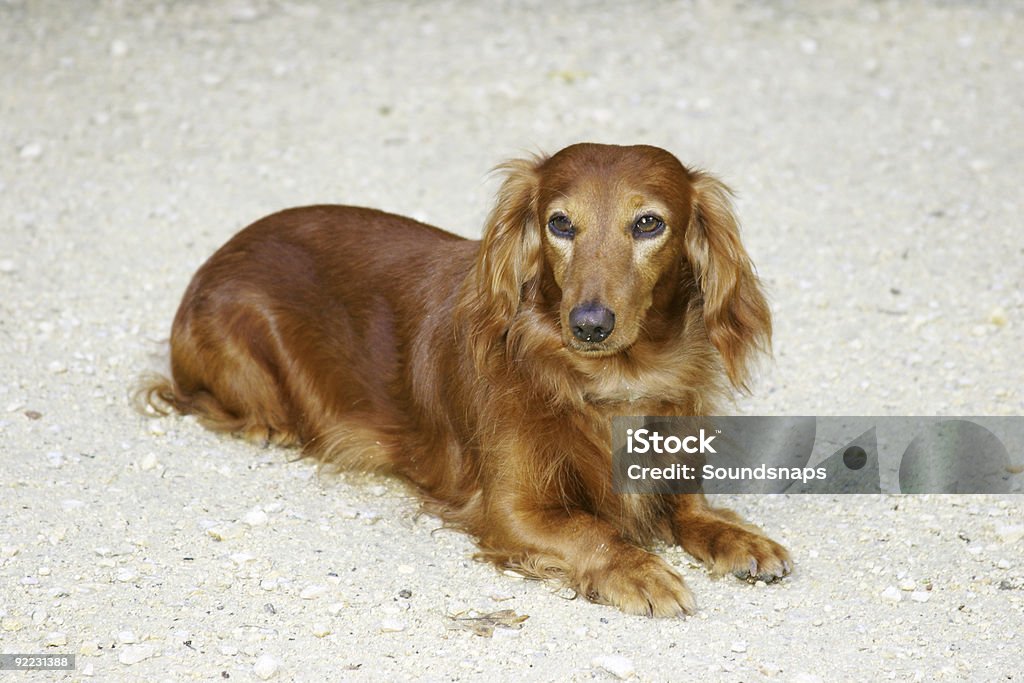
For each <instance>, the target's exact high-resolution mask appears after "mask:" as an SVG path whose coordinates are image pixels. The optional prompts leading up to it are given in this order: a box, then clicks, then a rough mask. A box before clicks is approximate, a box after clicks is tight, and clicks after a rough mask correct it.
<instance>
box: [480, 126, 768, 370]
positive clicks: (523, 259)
mask: <svg viewBox="0 0 1024 683" xmlns="http://www.w3.org/2000/svg"><path fill="white" fill-rule="evenodd" d="M501 168H502V169H503V170H504V171H505V172H506V174H507V175H506V179H505V182H504V184H503V185H502V188H501V190H500V191H499V194H498V202H497V205H496V206H495V209H494V211H493V212H492V214H491V217H490V219H489V221H488V224H487V227H486V229H485V232H484V237H483V242H482V245H481V249H480V255H479V257H478V261H477V264H476V275H477V277H476V281H477V285H478V287H479V290H480V294H481V296H482V297H483V298H484V299H485V300H486V301H487V307H488V308H489V310H490V311H491V312H492V316H493V323H494V326H495V328H498V327H500V328H501V331H502V332H504V331H507V330H508V329H509V327H510V325H511V324H512V322H513V320H514V318H515V317H516V315H517V314H518V313H519V312H520V310H521V307H522V306H523V305H524V302H529V303H530V304H532V305H535V306H536V305H539V306H546V307H547V308H548V310H549V311H550V313H551V317H552V318H556V316H557V318H556V320H557V325H558V328H559V332H560V335H561V340H562V344H563V345H564V347H565V348H567V349H569V350H570V351H571V352H572V353H574V354H578V355H579V356H581V357H592V358H599V357H601V356H610V355H614V354H619V353H623V352H625V351H626V350H627V349H629V348H630V347H632V346H633V345H635V344H637V343H638V342H639V341H644V340H650V341H658V337H659V336H664V335H668V334H678V330H679V326H680V325H682V324H683V318H684V314H685V312H686V311H687V310H688V309H689V308H690V307H691V306H693V305H700V306H701V307H702V314H703V315H702V318H703V321H704V325H705V327H706V329H707V337H708V339H709V340H710V342H711V343H712V344H713V345H714V347H715V348H716V349H717V350H718V352H719V353H720V355H721V357H722V360H723V364H724V367H725V370H726V372H727V374H728V376H729V379H730V380H731V382H732V383H733V384H734V385H735V386H737V387H744V386H745V383H746V380H747V373H748V370H747V365H748V360H749V358H750V356H751V354H752V352H753V351H755V350H757V349H762V348H765V347H766V346H767V344H768V340H769V338H770V333H771V321H770V315H769V312H768V306H767V304H766V303H765V300H764V296H763V295H762V293H761V288H760V285H759V283H758V279H757V277H756V275H755V274H754V272H753V269H752V267H751V264H750V259H749V257H748V256H747V253H746V251H745V249H744V248H743V245H742V243H741V242H740V239H739V231H738V226H737V222H736V218H735V215H734V213H733V210H732V204H731V201H730V196H731V195H730V192H729V190H728V188H726V187H725V185H723V184H722V183H721V182H719V181H718V180H716V179H715V178H713V177H712V176H710V175H708V174H706V173H703V172H699V171H691V170H688V169H686V168H685V167H684V166H683V165H682V164H681V163H680V162H679V161H678V160H677V159H676V158H675V157H674V156H673V155H671V154H669V153H668V152H666V151H665V150H662V149H659V148H657V147H649V146H634V147H618V146H611V145H597V144H578V145H573V146H571V147H567V148H566V149H563V150H562V151H560V152H558V153H557V154H554V155H553V156H550V157H541V158H535V159H532V160H516V161H511V162H508V163H506V164H504V165H503V166H502V167H501ZM485 336H486V335H485Z"/></svg>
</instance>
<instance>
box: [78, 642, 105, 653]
mask: <svg viewBox="0 0 1024 683" xmlns="http://www.w3.org/2000/svg"><path fill="white" fill-rule="evenodd" d="M78 654H80V655H83V656H85V657H98V656H99V654H100V644H99V643H97V642H96V641H95V640H86V641H84V642H83V643H82V644H81V645H79V646H78Z"/></svg>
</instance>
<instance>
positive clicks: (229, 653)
mask: <svg viewBox="0 0 1024 683" xmlns="http://www.w3.org/2000/svg"><path fill="white" fill-rule="evenodd" d="M218 650H220V653H221V654H222V655H224V656H225V657H234V656H235V655H237V654H238V647H237V646H235V645H221V646H220V647H219V648H218Z"/></svg>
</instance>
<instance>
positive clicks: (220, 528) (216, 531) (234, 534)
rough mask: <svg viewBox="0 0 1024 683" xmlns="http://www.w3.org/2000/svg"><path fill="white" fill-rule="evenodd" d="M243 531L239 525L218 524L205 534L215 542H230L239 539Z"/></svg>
mask: <svg viewBox="0 0 1024 683" xmlns="http://www.w3.org/2000/svg"><path fill="white" fill-rule="evenodd" d="M244 531H245V529H244V528H243V527H242V525H241V524H218V525H217V526H214V527H210V528H209V529H207V530H206V534H207V535H208V536H210V538H212V539H213V540H215V541H230V540H231V539H233V538H239V537H241V535H242V533H243V532H244Z"/></svg>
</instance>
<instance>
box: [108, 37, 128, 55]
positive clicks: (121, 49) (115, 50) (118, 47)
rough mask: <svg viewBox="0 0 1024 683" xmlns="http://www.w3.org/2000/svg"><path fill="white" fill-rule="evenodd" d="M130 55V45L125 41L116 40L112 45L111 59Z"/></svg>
mask: <svg viewBox="0 0 1024 683" xmlns="http://www.w3.org/2000/svg"><path fill="white" fill-rule="evenodd" d="M126 54H128V44H127V43H126V42H124V41H123V40H120V39H118V40H115V41H113V42H111V43H110V56H111V57H124V56H125V55H126Z"/></svg>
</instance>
